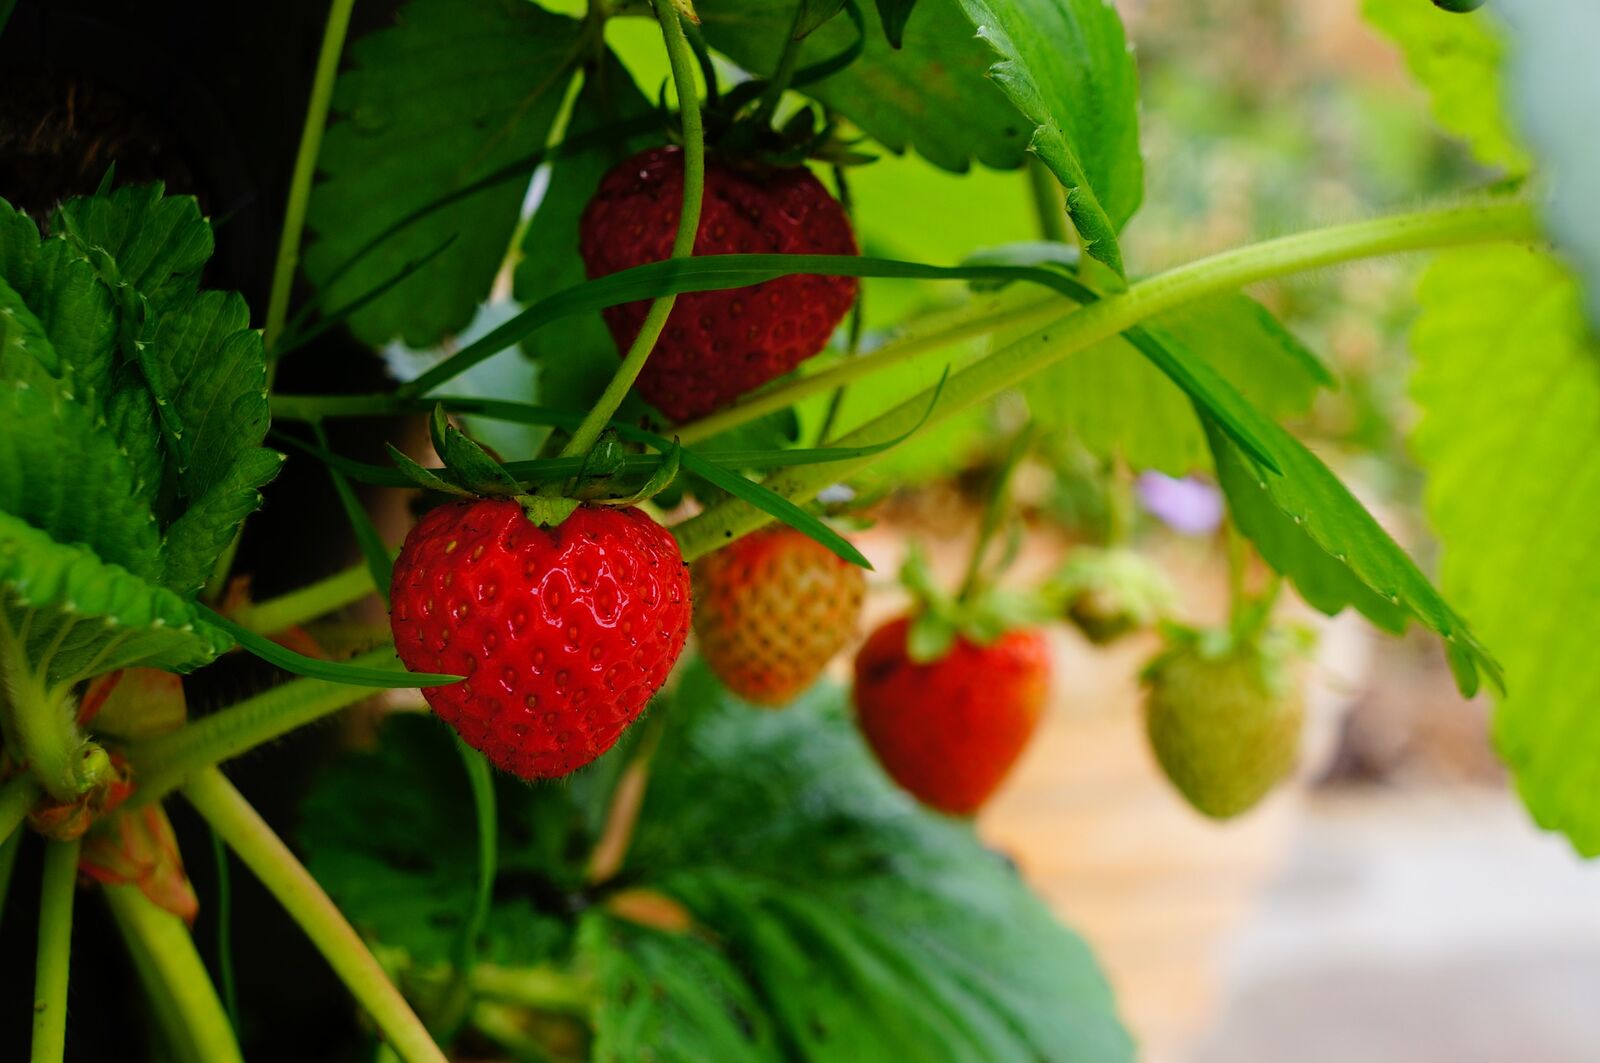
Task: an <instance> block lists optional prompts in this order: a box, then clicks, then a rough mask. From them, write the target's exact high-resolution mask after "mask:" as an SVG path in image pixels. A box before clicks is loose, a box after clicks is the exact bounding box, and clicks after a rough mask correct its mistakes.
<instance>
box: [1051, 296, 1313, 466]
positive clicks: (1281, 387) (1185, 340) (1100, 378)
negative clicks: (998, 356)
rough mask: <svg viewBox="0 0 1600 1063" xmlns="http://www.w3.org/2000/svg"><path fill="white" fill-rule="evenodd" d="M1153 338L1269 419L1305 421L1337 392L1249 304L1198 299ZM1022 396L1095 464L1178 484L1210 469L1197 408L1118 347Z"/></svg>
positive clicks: (1082, 356)
mask: <svg viewBox="0 0 1600 1063" xmlns="http://www.w3.org/2000/svg"><path fill="white" fill-rule="evenodd" d="M1149 329H1150V331H1151V332H1153V333H1154V334H1155V335H1156V336H1157V338H1158V339H1161V340H1163V341H1164V342H1169V343H1175V344H1178V345H1180V346H1182V347H1183V348H1184V349H1186V350H1188V351H1189V352H1190V353H1191V354H1193V355H1195V356H1197V357H1199V358H1201V359H1204V360H1205V361H1206V362H1207V363H1208V364H1209V365H1210V366H1211V367H1212V368H1213V369H1215V370H1216V371H1217V372H1218V373H1220V374H1221V375H1222V376H1223V377H1225V378H1226V379H1227V380H1228V381H1230V382H1231V383H1233V384H1234V385H1235V386H1236V387H1237V388H1238V390H1239V392H1240V393H1241V394H1242V395H1244V397H1245V398H1246V399H1248V400H1249V401H1250V402H1251V403H1253V404H1254V405H1255V406H1256V407H1257V408H1259V409H1260V410H1261V412H1263V413H1265V414H1267V415H1268V416H1269V417H1273V418H1281V417H1285V416H1288V415H1291V414H1296V413H1303V412H1304V411H1305V410H1306V409H1307V408H1308V407H1309V406H1310V405H1311V400H1312V398H1313V397H1314V396H1315V395H1316V392H1317V389H1318V388H1319V387H1321V386H1324V385H1327V384H1330V383H1332V378H1331V377H1330V376H1329V374H1328V371H1327V369H1326V368H1325V367H1323V365H1322V364H1321V363H1320V362H1319V361H1318V360H1317V358H1316V356H1315V355H1313V354H1312V353H1311V352H1310V351H1309V350H1308V349H1307V348H1306V347H1305V346H1304V345H1303V344H1302V343H1300V341H1299V340H1298V339H1296V338H1295V336H1294V335H1293V334H1292V333H1290V332H1289V331H1288V330H1287V329H1286V328H1284V327H1283V325H1281V324H1280V323H1279V322H1278V321H1277V319H1276V318H1274V317H1273V316H1272V314H1271V313H1270V312H1269V311H1268V310H1267V309H1266V308H1265V307H1263V306H1262V305H1261V304H1259V303H1257V302H1256V301H1255V300H1253V299H1251V298H1249V297H1248V296H1245V295H1240V294H1230V295H1223V296H1216V297H1213V298H1210V299H1205V300H1202V301H1200V302H1198V303H1195V304H1193V305H1191V306H1187V307H1184V308H1182V309H1179V310H1175V311H1172V312H1170V313H1167V314H1163V315H1161V316H1160V317H1157V318H1155V319H1154V320H1153V321H1152V322H1151V323H1150V325H1149ZM1023 393H1024V394H1025V395H1027V396H1028V397H1029V400H1030V408H1031V409H1032V410H1033V415H1034V417H1035V418H1036V419H1037V420H1038V421H1039V422H1040V423H1041V424H1043V425H1046V426H1051V427H1056V428H1062V429H1067V430H1070V431H1071V432H1072V433H1073V434H1074V435H1076V436H1077V437H1078V438H1079V439H1080V440H1082V442H1083V443H1084V445H1085V446H1086V447H1088V448H1089V450H1090V451H1091V452H1092V453H1094V454H1096V455H1097V456H1099V457H1102V458H1107V459H1111V458H1119V459H1121V460H1123V461H1126V462H1127V463H1128V464H1129V465H1130V466H1132V467H1133V468H1135V469H1158V470H1160V471H1161V472H1164V473H1167V474H1169V475H1172V476H1182V475H1185V474H1187V473H1189V472H1193V471H1194V470H1196V469H1198V468H1203V467H1204V466H1205V465H1206V464H1207V463H1208V460H1209V453H1208V450H1207V446H1206V438H1205V433H1204V432H1203V431H1202V429H1201V425H1200V421H1199V420H1198V419H1197V418H1196V416H1195V412H1194V405H1193V403H1192V402H1191V401H1190V400H1189V398H1188V397H1187V396H1185V394H1184V393H1183V391H1181V390H1180V389H1179V388H1178V386H1177V385H1176V384H1174V383H1173V382H1172V381H1171V380H1170V379H1168V378H1167V377H1166V376H1165V375H1164V374H1163V373H1162V372H1161V371H1160V370H1159V369H1157V368H1156V367H1155V366H1154V365H1153V364H1151V363H1150V362H1149V361H1148V360H1147V359H1145V358H1143V357H1140V356H1139V354H1138V352H1136V351H1134V350H1132V349H1130V347H1129V345H1128V344H1127V343H1126V342H1125V341H1123V340H1121V339H1118V340H1114V341H1112V342H1109V343H1103V344H1099V345H1097V346H1095V347H1092V348H1090V349H1089V350H1086V351H1081V352H1079V353H1078V354H1075V355H1073V356H1072V357H1071V358H1067V359H1063V360H1062V361H1060V362H1058V363H1057V364H1055V365H1053V366H1051V367H1049V368H1048V369H1046V370H1045V371H1044V372H1042V373H1039V374H1038V375H1037V376H1035V377H1033V378H1031V379H1030V380H1029V381H1028V382H1027V383H1026V384H1025V385H1024V387H1023Z"/></svg>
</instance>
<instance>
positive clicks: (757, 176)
mask: <svg viewBox="0 0 1600 1063" xmlns="http://www.w3.org/2000/svg"><path fill="white" fill-rule="evenodd" d="M682 208H683V153H682V152H681V151H680V150H679V149H678V148H676V147H660V148H651V149H650V150H649V151H645V152H642V153H641V154H639V155H636V156H634V157H633V158H631V159H629V160H627V161H626V162H624V163H623V164H622V165H620V166H618V167H617V168H616V169H614V170H612V171H611V172H610V173H609V174H607V175H606V177H605V179H604V180H602V181H601V182H600V187H599V189H598V190H596V192H595V194H594V198H593V199H592V200H590V201H589V205H588V207H587V208H586V209H585V210H584V212H583V220H582V224H581V225H580V227H579V230H578V232H579V251H580V252H581V253H582V255H583V263H584V266H585V267H586V269H587V270H588V273H589V276H590V277H603V276H605V275H607V274H609V273H615V272H616V271H618V270H621V269H627V268H628V267H630V266H640V265H644V264H645V263H647V262H659V261H661V260H662V259H665V258H667V257H669V256H670V255H671V252H672V241H673V238H674V237H675V236H676V235H677V229H678V217H679V215H680V214H681V213H682ZM694 253H695V254H697V255H726V254H792V255H854V254H856V253H857V250H856V239H855V235H854V234H853V233H852V232H851V231H850V222H849V220H848V219H847V218H846V217H845V215H844V209H843V208H842V207H840V206H839V203H838V201H837V200H835V199H834V198H833V197H832V196H830V195H828V191H827V189H825V188H823V186H822V182H821V181H818V180H817V179H816V177H815V176H813V175H812V173H811V171H810V170H807V169H806V168H805V167H803V166H801V167H786V168H767V169H758V170H750V171H745V170H736V169H734V168H732V167H730V166H728V165H726V164H723V163H719V162H717V161H715V160H714V159H708V160H707V161H706V180H705V194H704V198H703V200H702V207H701V212H700V228H699V230H698V231H697V232H696V233H695V243H694ZM855 297H856V281H855V278H853V277H814V276H793V277H780V278H778V279H777V280H771V281H767V282H765V283H764V284H758V285H755V286H753V287H749V288H736V289H733V290H729V291H720V292H695V293H692V294H687V295H680V296H679V297H678V301H677V303H676V305H674V307H673V309H672V314H671V316H670V317H668V318H667V325H666V328H665V329H664V330H663V332H662V333H661V338H660V339H659V340H658V341H657V342H656V347H655V350H654V351H653V352H652V353H651V355H650V360H649V361H648V362H646V363H645V367H644V371H643V372H642V373H640V374H639V380H638V388H639V394H641V395H643V396H644V397H645V399H647V400H648V401H649V402H650V403H652V404H653V405H654V406H656V407H657V408H658V409H659V410H661V412H662V413H664V414H666V415H667V416H668V417H671V418H672V419H673V420H675V421H685V420H689V419H691V418H694V417H700V416H703V415H704V414H707V413H710V412H711V411H713V410H715V409H718V408H719V407H722V406H725V405H727V404H728V403H729V402H732V401H733V400H734V399H736V398H738V397H739V396H740V395H742V394H744V393H745V392H747V391H749V390H750V389H752V388H754V387H757V386H759V385H761V384H764V383H766V382H767V381H768V380H771V379H772V378H773V377H776V376H781V375H782V374H784V373H787V372H788V371H789V370H791V369H793V368H794V367H795V366H797V365H799V364H800V363H801V362H803V361H805V360H806V359H807V358H810V357H811V356H812V355H814V354H816V353H817V352H818V351H820V350H822V348H823V347H825V346H826V345H827V343H828V337H829V336H831V335H832V334H833V330H834V329H835V328H837V327H838V325H839V322H840V321H841V320H843V318H844V315H845V313H846V312H847V311H848V310H849V309H850V304H851V303H852V302H854V301H855ZM648 308H649V303H648V302H637V303H627V304H624V305H622V306H613V307H610V308H609V309H607V310H606V311H605V319H606V324H607V325H609V326H610V327H611V335H612V336H613V337H615V338H616V341H617V346H618V347H619V348H620V349H622V350H624V351H625V350H627V348H628V346H629V345H630V344H631V343H633V339H634V337H635V336H637V335H638V334H639V326H640V325H641V324H642V323H643V322H644V316H645V312H646V311H647V310H648Z"/></svg>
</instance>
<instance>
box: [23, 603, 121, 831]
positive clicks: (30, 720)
mask: <svg viewBox="0 0 1600 1063" xmlns="http://www.w3.org/2000/svg"><path fill="white" fill-rule="evenodd" d="M27 641H28V640H27V637H26V634H25V633H23V632H16V631H12V630H11V626H10V624H9V623H8V622H7V621H6V619H5V617H4V616H3V615H0V724H3V727H0V730H3V732H4V736H5V741H6V745H7V747H8V748H9V749H10V751H11V755H12V757H13V758H15V759H16V760H18V761H21V762H23V763H25V764H27V766H28V771H29V773H30V774H32V776H33V778H34V779H35V780H36V781H37V782H38V784H39V786H40V787H41V788H42V789H43V790H44V791H45V792H46V793H48V794H49V795H50V796H51V797H52V798H54V799H55V800H57V801H71V800H74V799H75V798H77V797H78V796H79V795H80V794H82V793H84V792H85V791H86V790H88V789H89V788H90V787H92V786H93V785H95V783H96V782H98V781H99V780H100V779H101V778H103V777H104V774H105V771H106V768H107V763H106V757H105V751H104V750H102V749H101V748H100V747H99V746H97V745H95V744H94V743H93V742H90V741H88V740H86V739H85V738H84V736H83V733H82V732H81V731H80V730H79V729H78V721H77V708H76V706H75V705H74V703H73V700H72V696H71V693H70V691H69V690H68V689H67V688H66V687H65V685H64V684H51V683H50V682H49V680H48V679H47V678H46V677H45V674H44V666H43V665H39V666H35V664H34V663H33V662H31V661H30V660H29V659H28V652H27V645H26V643H27Z"/></svg>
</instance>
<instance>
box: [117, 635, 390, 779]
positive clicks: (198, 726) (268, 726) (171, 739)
mask: <svg viewBox="0 0 1600 1063" xmlns="http://www.w3.org/2000/svg"><path fill="white" fill-rule="evenodd" d="M350 663H351V664H353V665H357V666H359V667H364V668H380V667H383V666H385V665H391V664H395V663H396V662H395V657H394V650H393V649H392V648H391V647H388V646H384V647H381V648H379V649H376V650H369V651H368V652H366V653H363V654H361V655H360V656H358V657H354V658H352V659H351V660H350ZM373 693H374V690H373V688H371V687H361V686H351V685H349V684H347V683H335V682H332V681H331V680H327V679H293V680H290V681H289V682H287V683H281V684H279V685H278V686H275V687H273V688H272V689H271V690H268V691H265V692H264V693H261V694H257V695H256V696H255V697H253V698H246V699H245V700H244V701H241V702H238V703H237V704H235V705H232V706H230V707H228V708H226V709H223V710H222V711H220V712H214V713H212V714H211V715H210V716H204V717H201V718H200V719H199V720H196V721H195V722H194V723H191V724H186V725H185V726H183V727H180V728H179V729H178V730H176V731H173V732H171V733H170V734H164V735H161V736H159V737H156V738H151V739H148V740H146V741H143V742H138V743H136V744H134V745H132V746H130V747H129V748H128V761H129V763H131V764H132V765H133V770H134V774H135V777H136V778H137V779H138V780H139V789H138V792H137V793H136V794H135V795H134V801H135V802H137V803H139V804H143V803H146V802H149V801H155V800H158V799H160V798H161V797H162V796H163V795H164V794H166V793H167V792H169V791H170V790H173V789H175V788H177V787H178V786H181V785H183V782H184V780H185V779H187V778H189V777H191V776H193V775H194V774H195V773H197V772H200V771H202V770H204V769H208V768H211V767H214V766H215V765H217V764H220V763H222V762H223V761H225V760H228V759H230V758H232V757H237V756H239V755H240V754H241V753H248V752H249V751H250V750H252V749H254V748H256V747H257V746H259V745H261V744H262V743H264V742H270V741H272V740H273V739H274V738H280V737H282V736H283V735H286V734H288V733H289V732H290V731H292V730H294V729H295V728H297V727H303V726H305V725H306V724H308V723H311V722H313V721H315V720H320V719H322V718H323V717H324V716H327V715H329V714H331V713H335V712H338V711H339V710H340V709H342V708H345V707H347V706H349V705H354V704H355V703H356V702H358V701H361V700H363V699H365V698H370V697H372V695H373Z"/></svg>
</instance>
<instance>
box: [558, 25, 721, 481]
mask: <svg viewBox="0 0 1600 1063" xmlns="http://www.w3.org/2000/svg"><path fill="white" fill-rule="evenodd" d="M656 18H657V19H658V20H659V21H660V23H661V35H662V37H663V38H664V39H665V40H666V42H667V58H668V59H669V60H670V61H671V63H672V81H673V84H674V85H676V86H677V89H678V111H679V114H680V115H681V116H682V121H683V209H682V212H681V213H680V214H679V216H678V234H677V236H676V237H675V238H674V239H673V241H672V254H671V256H670V257H671V258H688V257H689V256H690V255H691V254H693V253H694V238H695V234H696V233H697V232H699V230H700V199H701V194H702V193H703V192H704V190H705V180H706V146H705V135H704V133H703V132H702V130H701V128H700V101H699V97H698V96H697V90H696V89H695V83H694V52H693V51H692V50H691V49H690V48H689V42H688V40H687V39H686V38H685V37H684V35H683V24H682V22H680V21H679V16H678V12H677V10H676V9H675V8H674V7H673V5H672V4H671V3H668V2H660V3H657V4H656ZM677 299H678V297H677V296H676V295H663V296H660V297H659V298H657V299H656V301H655V302H653V303H651V304H650V310H649V311H648V312H647V313H646V314H645V318H644V324H642V325H640V326H639V335H638V336H636V337H634V340H633V345H632V346H631V347H629V348H628V354H627V356H626V357H625V358H623V360H622V365H621V366H619V367H618V368H617V372H616V375H615V376H613V377H612V378H611V382H610V383H609V384H607V385H606V390H605V391H604V392H603V393H602V394H601V396H600V399H599V401H597V402H596V403H595V404H594V408H593V409H591V410H590V411H589V412H588V414H587V415H586V416H585V417H584V419H583V421H582V423H581V424H579V425H578V427H577V429H576V430H575V431H574V432H573V433H572V438H571V439H569V440H568V441H567V445H566V446H565V447H563V448H562V450H561V456H562V457H575V456H577V455H581V454H585V453H588V451H589V448H590V447H592V446H594V443H595V440H597V439H599V438H600V433H601V432H602V431H604V430H605V427H606V424H607V423H608V422H609V421H610V420H611V415H612V414H614V413H616V412H617V407H618V406H620V405H622V400H623V399H624V398H626V397H627V394H628V389H629V388H631V387H633V382H634V381H635V380H637V379H638V377H639V371H640V370H641V369H643V368H644V363H645V360H646V359H647V358H649V357H650V352H651V351H652V350H653V349H654V348H655V345H656V339H657V337H659V336H660V335H661V330H662V329H663V328H665V327H666V324H667V315H669V314H671V313H672V307H673V305H674V304H675V303H676V302H677Z"/></svg>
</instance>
